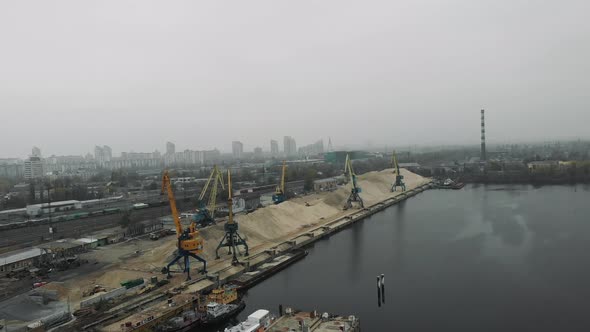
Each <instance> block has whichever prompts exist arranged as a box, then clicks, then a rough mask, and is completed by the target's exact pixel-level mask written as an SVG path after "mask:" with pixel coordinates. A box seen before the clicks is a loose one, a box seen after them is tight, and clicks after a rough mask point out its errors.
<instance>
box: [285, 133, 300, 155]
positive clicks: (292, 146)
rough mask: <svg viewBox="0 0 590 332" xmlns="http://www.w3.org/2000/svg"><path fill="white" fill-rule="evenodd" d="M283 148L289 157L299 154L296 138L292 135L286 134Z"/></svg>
mask: <svg viewBox="0 0 590 332" xmlns="http://www.w3.org/2000/svg"><path fill="white" fill-rule="evenodd" d="M283 149H284V151H285V155H286V156H287V157H289V156H295V155H297V144H296V143H295V139H294V138H293V137H291V136H285V137H284V138H283Z"/></svg>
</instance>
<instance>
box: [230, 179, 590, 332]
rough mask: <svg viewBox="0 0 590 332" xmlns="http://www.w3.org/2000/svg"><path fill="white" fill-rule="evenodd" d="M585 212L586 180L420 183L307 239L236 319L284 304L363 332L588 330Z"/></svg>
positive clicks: (589, 208)
mask: <svg viewBox="0 0 590 332" xmlns="http://www.w3.org/2000/svg"><path fill="white" fill-rule="evenodd" d="M589 212H590V186H583V185H578V186H544V187H533V186H529V185H510V186H498V185H492V186H484V185H470V186H467V187H465V188H464V189H463V190H459V191H452V190H449V191H443V190H440V191H439V190H429V191H426V192H424V193H422V194H419V195H418V196H415V197H413V198H410V199H408V200H407V201H405V202H403V203H401V204H399V205H397V206H393V207H390V208H388V209H387V210H385V211H383V212H380V213H378V214H376V215H374V216H372V217H370V218H367V219H365V220H364V221H361V222H358V223H356V224H354V225H352V226H351V227H349V228H347V229H345V230H343V231H341V232H339V233H337V234H335V235H333V236H332V237H330V238H327V239H324V240H321V241H319V242H316V243H315V244H314V245H313V246H311V247H310V248H308V250H309V255H308V256H307V257H306V258H305V259H303V260H302V261H300V262H298V263H296V264H294V265H292V266H290V267H289V268H287V269H285V270H283V271H282V272H280V273H278V274H276V275H274V276H272V277H271V278H269V279H267V280H265V281H264V282H262V283H261V284H259V285H257V286H256V287H254V288H252V289H251V290H250V291H249V292H248V294H247V295H246V298H245V299H246V303H247V307H246V310H244V312H242V314H241V315H240V316H239V319H244V318H245V317H246V316H247V315H248V314H250V313H251V312H253V311H254V310H256V309H259V308H266V309H269V310H271V311H273V312H275V313H276V312H278V305H279V304H283V305H284V306H285V307H287V306H292V307H294V308H299V309H302V310H313V309H316V310H318V311H320V312H330V313H339V314H344V315H348V314H354V315H357V316H358V317H360V319H361V326H362V329H363V331H434V330H438V331H441V330H445V331H446V330H454V331H457V330H460V331H467V330H477V331H482V330H483V331H515V330H523V331H533V330H534V331H590V218H589V216H590V213H589ZM380 274H385V285H386V288H385V303H383V304H382V305H381V306H379V305H378V300H377V287H376V276H377V275H380Z"/></svg>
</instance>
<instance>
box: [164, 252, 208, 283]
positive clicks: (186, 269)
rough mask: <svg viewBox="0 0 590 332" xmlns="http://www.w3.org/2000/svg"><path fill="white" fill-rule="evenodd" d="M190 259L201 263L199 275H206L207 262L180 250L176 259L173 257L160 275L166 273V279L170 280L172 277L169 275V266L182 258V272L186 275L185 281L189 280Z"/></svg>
mask: <svg viewBox="0 0 590 332" xmlns="http://www.w3.org/2000/svg"><path fill="white" fill-rule="evenodd" d="M191 257H192V258H194V259H196V260H198V261H199V262H201V263H203V270H201V273H202V274H206V273H207V261H206V260H204V259H203V258H201V257H199V256H197V255H195V254H193V253H192V252H189V251H186V250H182V249H178V252H177V254H176V257H174V259H173V260H172V261H170V263H168V265H166V267H165V268H163V269H162V273H166V274H167V277H168V279H170V278H172V275H171V274H170V266H172V265H174V264H175V263H176V262H178V261H179V260H180V259H181V258H182V259H184V271H183V272H185V273H186V280H191V270H190V258H191Z"/></svg>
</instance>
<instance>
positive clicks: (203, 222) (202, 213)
mask: <svg viewBox="0 0 590 332" xmlns="http://www.w3.org/2000/svg"><path fill="white" fill-rule="evenodd" d="M211 182H213V185H212V186H211V192H210V194H209V200H208V204H207V203H206V201H205V195H206V194H207V189H209V185H210V184H211ZM219 185H221V189H222V190H223V189H225V186H224V185H223V175H222V174H221V172H220V171H219V168H217V165H215V166H213V170H212V171H211V175H209V179H208V180H207V183H206V184H205V186H204V187H203V190H202V191H201V194H200V195H199V201H198V203H197V207H198V211H197V213H196V214H195V215H194V216H193V220H194V221H195V222H196V223H197V227H205V226H209V225H213V224H215V208H216V202H217V187H218V186H219Z"/></svg>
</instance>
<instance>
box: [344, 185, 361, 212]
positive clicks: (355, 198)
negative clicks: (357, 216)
mask: <svg viewBox="0 0 590 332" xmlns="http://www.w3.org/2000/svg"><path fill="white" fill-rule="evenodd" d="M353 202H355V203H358V205H359V207H360V208H361V209H362V208H364V207H365V203H364V202H363V199H362V198H361V196H360V195H359V193H358V192H357V191H356V190H354V189H353V190H352V192H351V193H350V196H348V199H347V200H346V203H345V204H344V210H348V209H350V208H352V203H353Z"/></svg>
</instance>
